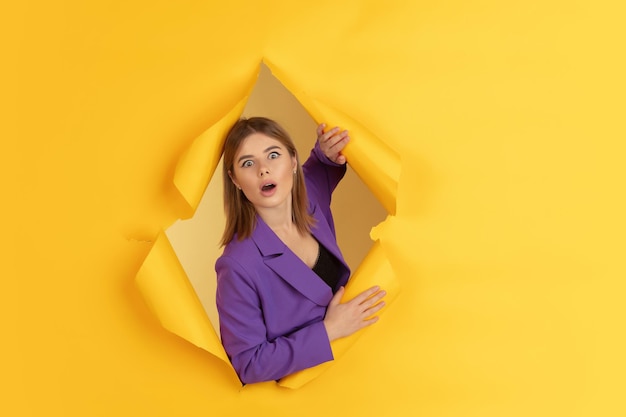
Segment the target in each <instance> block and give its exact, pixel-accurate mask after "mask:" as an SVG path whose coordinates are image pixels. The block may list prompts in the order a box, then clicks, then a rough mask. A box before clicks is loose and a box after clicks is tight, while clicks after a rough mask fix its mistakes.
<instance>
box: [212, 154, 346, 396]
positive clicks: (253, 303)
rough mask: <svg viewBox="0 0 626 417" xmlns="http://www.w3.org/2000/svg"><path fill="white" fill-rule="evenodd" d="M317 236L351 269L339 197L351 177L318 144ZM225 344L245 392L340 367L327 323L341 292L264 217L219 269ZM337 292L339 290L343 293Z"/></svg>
mask: <svg viewBox="0 0 626 417" xmlns="http://www.w3.org/2000/svg"><path fill="white" fill-rule="evenodd" d="M302 168H303V171H304V177H305V183H306V187H307V194H308V198H309V208H310V212H311V213H312V215H313V217H315V220H316V225H315V226H314V228H313V229H312V231H311V232H312V234H313V236H314V237H315V238H316V239H317V240H318V241H319V243H320V244H321V245H324V247H325V248H326V249H328V250H329V251H330V252H331V253H332V254H333V255H334V256H336V257H337V259H339V260H340V261H341V264H342V270H341V278H340V280H339V284H338V287H339V286H341V285H345V284H346V282H347V281H348V277H349V276H350V269H349V268H348V265H347V264H346V262H345V260H344V259H343V255H342V254H341V251H340V250H339V247H338V246H337V240H336V236H335V225H334V222H333V218H332V215H331V212H330V200H331V194H332V192H333V190H334V189H335V187H336V186H337V184H338V183H339V181H340V180H341V178H343V176H344V174H345V172H346V166H345V165H337V164H335V163H333V162H332V161H330V160H329V159H328V158H327V157H326V156H325V155H324V154H323V153H322V151H321V150H320V148H319V145H318V144H317V143H316V145H315V148H314V149H313V151H312V152H311V155H310V157H309V159H307V161H306V162H305V163H304V165H303V166H302ZM215 270H216V272H217V294H216V302H217V309H218V313H219V319H220V334H221V337H222V344H223V345H224V349H225V350H226V353H227V354H228V357H229V358H230V361H231V363H232V365H233V367H234V368H235V371H236V372H237V375H239V378H240V379H241V381H242V382H243V383H244V384H249V383H253V382H261V381H271V380H277V379H280V378H282V377H284V376H286V375H289V374H291V373H293V372H296V371H299V370H302V369H305V368H310V367H312V366H315V365H318V364H320V363H323V362H326V361H330V360H332V359H333V353H332V350H331V348H330V342H329V340H328V335H327V334H326V329H325V327H324V324H323V319H324V316H325V314H326V308H327V307H328V304H329V302H330V300H331V298H332V296H333V290H331V288H330V287H329V286H328V285H327V284H326V283H325V282H324V281H322V279H321V278H320V277H318V276H317V274H315V273H314V272H313V271H312V270H311V269H310V268H309V267H308V266H307V265H306V264H305V263H304V262H302V260H300V258H298V257H297V256H296V255H295V254H294V253H293V252H292V251H291V250H290V249H289V248H288V247H287V246H286V245H285V244H284V243H283V242H282V241H281V240H280V239H279V238H278V236H276V234H275V233H274V232H273V231H272V230H271V229H270V228H269V226H267V224H265V222H264V221H263V220H261V218H260V217H258V216H257V225H256V228H255V229H254V231H253V232H252V236H250V237H249V238H248V239H244V240H242V241H239V240H237V238H236V237H235V238H234V239H233V240H232V241H231V242H230V243H229V244H228V245H226V247H225V248H224V253H223V254H222V256H221V257H220V258H219V259H218V260H217V262H216V264H215ZM335 290H336V289H335Z"/></svg>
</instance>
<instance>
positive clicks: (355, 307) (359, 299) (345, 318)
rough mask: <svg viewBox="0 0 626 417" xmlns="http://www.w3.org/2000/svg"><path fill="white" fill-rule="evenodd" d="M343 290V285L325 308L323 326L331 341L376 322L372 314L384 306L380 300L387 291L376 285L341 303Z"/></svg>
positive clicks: (376, 318)
mask: <svg viewBox="0 0 626 417" xmlns="http://www.w3.org/2000/svg"><path fill="white" fill-rule="evenodd" d="M344 292H345V289H344V287H341V288H340V289H339V291H337V293H335V295H334V296H333V298H332V300H330V304H329V305H328V309H327V310H326V317H325V318H324V326H325V327H326V333H327V334H328V339H329V340H330V341H331V342H332V341H333V340H335V339H339V338H341V337H346V336H350V335H351V334H352V333H354V332H356V331H358V330H361V329H362V328H364V327H367V326H369V325H372V324H374V323H376V322H377V321H378V316H374V314H376V313H377V312H378V311H379V310H380V309H381V308H383V307H384V306H385V302H384V301H381V300H382V298H383V297H384V296H385V295H386V294H387V293H386V292H385V291H381V290H380V288H379V287H377V286H376V287H372V288H370V289H368V290H365V291H363V292H362V293H360V294H359V295H357V296H356V297H354V298H353V299H352V300H350V301H347V302H345V303H342V302H341V297H342V296H343V293H344Z"/></svg>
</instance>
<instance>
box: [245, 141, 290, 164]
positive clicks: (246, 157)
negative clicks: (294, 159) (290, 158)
mask: <svg viewBox="0 0 626 417" xmlns="http://www.w3.org/2000/svg"><path fill="white" fill-rule="evenodd" d="M273 149H281V148H280V146H278V145H272V146H270V147H269V148H267V149H265V150H264V151H263V153H268V152H269V151H271V150H273ZM249 158H254V155H241V156H240V157H239V159H237V162H241V161H242V160H244V159H249Z"/></svg>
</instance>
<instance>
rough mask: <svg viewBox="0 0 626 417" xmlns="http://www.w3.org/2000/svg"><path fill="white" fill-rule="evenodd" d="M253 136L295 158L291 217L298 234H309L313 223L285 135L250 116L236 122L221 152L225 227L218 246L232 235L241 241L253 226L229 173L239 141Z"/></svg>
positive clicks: (251, 208) (250, 208) (267, 121)
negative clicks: (264, 138) (279, 146)
mask: <svg viewBox="0 0 626 417" xmlns="http://www.w3.org/2000/svg"><path fill="white" fill-rule="evenodd" d="M253 133H262V134H264V135H266V136H269V137H271V138H273V139H276V140H277V141H279V142H280V143H281V144H282V145H283V146H285V147H286V148H287V150H288V152H289V154H290V155H291V157H293V158H296V175H295V178H294V182H293V188H292V189H291V199H292V203H291V207H292V213H291V218H292V220H293V223H294V224H295V226H296V228H297V229H298V231H299V232H300V233H306V232H310V231H311V227H312V226H313V224H314V219H313V216H311V215H310V214H309V212H308V198H307V194H306V187H305V184H304V175H303V173H302V167H301V166H300V163H299V161H298V152H297V150H296V147H295V145H294V144H293V141H292V140H291V137H290V136H289V134H288V133H287V132H286V131H285V129H283V128H282V127H281V126H280V125H279V124H278V123H276V122H275V121H273V120H271V119H268V118H265V117H251V118H249V119H246V118H241V119H239V120H238V121H237V122H236V123H235V124H234V125H233V126H232V127H231V128H230V130H229V132H228V134H227V135H226V139H225V141H224V147H223V150H222V156H223V158H224V159H223V170H222V177H223V178H222V180H223V182H224V212H225V214H226V226H225V227H224V234H223V235H222V240H221V242H220V243H221V245H222V246H226V245H227V244H228V243H229V242H230V241H231V240H233V238H234V237H235V235H237V239H238V240H243V239H246V238H248V237H250V235H252V231H253V230H254V228H255V227H256V210H255V208H254V206H253V205H252V203H251V202H250V201H249V200H248V199H247V198H246V196H245V195H244V194H243V192H241V191H240V190H239V189H238V188H237V187H236V186H235V184H234V183H233V182H232V181H231V179H230V176H229V172H231V173H232V172H234V170H233V167H234V161H235V156H236V155H237V151H238V150H239V147H240V146H241V144H242V143H243V141H244V140H245V139H246V138H247V137H248V136H250V135H251V134H253Z"/></svg>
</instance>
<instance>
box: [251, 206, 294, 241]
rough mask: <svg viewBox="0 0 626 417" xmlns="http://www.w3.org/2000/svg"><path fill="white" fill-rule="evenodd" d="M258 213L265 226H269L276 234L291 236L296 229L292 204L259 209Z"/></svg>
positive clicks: (257, 209)
mask: <svg viewBox="0 0 626 417" xmlns="http://www.w3.org/2000/svg"><path fill="white" fill-rule="evenodd" d="M256 211H257V213H258V214H259V217H261V219H263V221H264V222H265V224H267V225H268V226H269V228H270V229H272V230H273V231H274V233H276V234H289V233H291V232H293V230H295V229H296V227H295V224H294V223H293V215H292V213H291V204H285V205H284V206H283V207H272V208H259V207H257V208H256Z"/></svg>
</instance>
